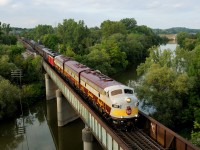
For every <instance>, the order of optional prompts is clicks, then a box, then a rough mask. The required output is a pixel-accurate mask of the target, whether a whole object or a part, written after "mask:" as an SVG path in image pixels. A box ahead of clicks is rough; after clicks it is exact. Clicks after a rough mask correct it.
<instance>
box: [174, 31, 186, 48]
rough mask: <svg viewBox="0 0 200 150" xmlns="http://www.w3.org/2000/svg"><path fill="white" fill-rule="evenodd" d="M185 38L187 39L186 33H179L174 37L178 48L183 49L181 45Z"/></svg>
mask: <svg viewBox="0 0 200 150" xmlns="http://www.w3.org/2000/svg"><path fill="white" fill-rule="evenodd" d="M187 37H188V33H186V32H180V33H178V34H177V36H176V38H177V43H178V44H179V45H180V47H184V46H183V44H184V41H185V39H186V38H187Z"/></svg>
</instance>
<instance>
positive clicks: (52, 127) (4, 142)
mask: <svg viewBox="0 0 200 150" xmlns="http://www.w3.org/2000/svg"><path fill="white" fill-rule="evenodd" d="M175 47H176V44H167V45H165V46H161V49H166V48H170V49H172V50H174V49H175ZM135 70H136V67H131V68H129V69H128V70H127V71H126V72H124V73H120V74H119V75H116V76H114V78H115V79H116V80H117V81H119V82H121V83H124V84H126V85H129V83H131V82H132V81H135V80H137V79H138V77H137V74H136V71H135ZM47 107H48V109H49V110H50V111H51V112H52V114H51V118H48V117H47ZM47 118H48V119H47ZM47 120H48V121H47ZM56 120H57V116H56V100H51V101H48V102H47V101H46V100H45V99H41V100H40V101H39V102H37V103H36V104H34V105H33V106H31V107H30V108H28V109H26V110H25V111H24V112H23V116H21V115H17V116H16V117H15V118H13V119H10V120H7V121H4V122H0V150H56V149H59V150H66V149H67V150H82V149H83V143H82V129H83V128H84V123H83V122H82V120H81V119H77V120H76V121H74V122H72V123H70V124H68V125H66V126H64V127H57V121H56ZM94 147H95V149H96V150H102V148H101V146H100V145H99V144H98V142H97V141H96V140H95V141H94Z"/></svg>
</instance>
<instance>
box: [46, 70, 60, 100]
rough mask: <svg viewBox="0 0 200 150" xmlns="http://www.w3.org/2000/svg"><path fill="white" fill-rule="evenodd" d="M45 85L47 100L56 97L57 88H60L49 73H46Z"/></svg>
mask: <svg viewBox="0 0 200 150" xmlns="http://www.w3.org/2000/svg"><path fill="white" fill-rule="evenodd" d="M45 86H46V100H51V99H54V98H55V97H56V90H57V89H58V88H57V86H56V84H55V83H54V82H53V81H52V80H51V78H50V77H49V75H48V74H47V73H46V74H45Z"/></svg>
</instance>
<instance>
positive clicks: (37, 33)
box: [31, 25, 54, 41]
mask: <svg viewBox="0 0 200 150" xmlns="http://www.w3.org/2000/svg"><path fill="white" fill-rule="evenodd" d="M53 33H54V29H53V27H52V26H51V25H38V26H36V27H35V28H34V29H33V30H31V38H32V39H34V40H35V41H41V38H42V36H44V35H46V34H53Z"/></svg>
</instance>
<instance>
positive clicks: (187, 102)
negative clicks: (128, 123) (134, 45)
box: [136, 32, 200, 145]
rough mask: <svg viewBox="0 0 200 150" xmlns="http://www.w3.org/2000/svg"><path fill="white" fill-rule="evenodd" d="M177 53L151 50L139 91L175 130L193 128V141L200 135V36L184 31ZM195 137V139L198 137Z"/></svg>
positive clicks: (140, 71) (166, 123)
mask: <svg viewBox="0 0 200 150" xmlns="http://www.w3.org/2000/svg"><path fill="white" fill-rule="evenodd" d="M177 41H178V44H179V47H177V48H176V50H175V51H174V52H172V51H171V50H164V51H161V50H160V49H159V48H158V47H153V48H151V49H150V56H149V57H148V58H146V61H145V62H144V63H142V64H141V65H140V66H139V67H138V69H137V71H138V73H139V74H140V75H143V78H141V80H140V84H138V85H137V86H136V91H137V94H138V96H139V98H140V99H142V100H143V101H144V107H145V106H152V107H154V108H155V112H154V113H153V114H152V115H153V116H154V117H155V118H156V119H157V120H159V121H161V122H162V123H164V124H165V125H167V126H168V127H170V128H173V129H175V130H181V129H184V128H188V127H190V128H192V127H193V123H194V131H193V132H192V134H191V136H192V141H193V142H194V143H195V144H197V145H199V144H200V143H199V141H198V139H199V138H200V136H199V135H200V134H199V133H200V128H199V123H200V93H199V91H200V71H199V66H200V36H199V34H195V35H194V34H192V35H190V34H188V33H184V32H181V33H179V34H178V35H177ZM195 139H196V140H195Z"/></svg>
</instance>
